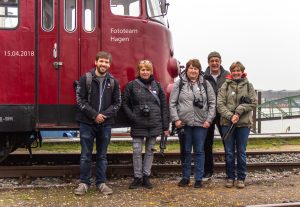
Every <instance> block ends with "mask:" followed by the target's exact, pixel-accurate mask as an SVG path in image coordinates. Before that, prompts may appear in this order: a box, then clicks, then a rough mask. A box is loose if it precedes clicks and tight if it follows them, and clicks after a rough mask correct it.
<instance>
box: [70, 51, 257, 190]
mask: <svg viewBox="0 0 300 207" xmlns="http://www.w3.org/2000/svg"><path fill="white" fill-rule="evenodd" d="M221 61H222V60H221V55H220V54H219V53H218V52H211V53H210V54H209V55H208V65H209V66H208V67H207V69H206V71H205V72H203V71H202V67H201V64H200V61H199V60H198V59H191V60H189V61H188V62H187V63H186V67H185V70H184V71H183V72H182V73H181V74H180V78H179V80H177V81H176V82H175V83H174V87H173V89H172V92H171V95H170V100H169V106H168V104H167V99H166V95H165V93H164V90H163V88H162V87H161V85H160V83H159V82H158V81H156V80H155V78H154V76H153V65H152V63H151V61H149V60H141V61H140V62H139V63H138V66H137V69H136V79H135V80H132V81H130V82H129V83H128V84H127V85H126V87H125V89H124V92H123V93H122V96H121V91H120V84H119V82H118V80H117V79H115V78H114V77H113V76H112V75H111V74H110V73H109V72H108V70H109V68H110V65H111V62H112V56H111V54H110V53H108V52H105V51H101V52H99V53H97V55H96V59H95V68H93V69H92V70H91V71H89V72H87V73H86V74H85V75H83V76H82V77H81V78H80V80H79V84H78V86H77V88H76V100H77V106H78V113H77V117H76V120H77V121H78V122H79V124H80V144H81V156H80V183H79V186H78V187H77V188H76V189H75V191H74V193H75V194H76V195H83V194H85V193H86V192H87V191H88V189H89V187H90V186H91V167H92V151H93V145H94V138H96V150H97V153H96V180H95V183H96V188H97V189H98V190H99V191H100V192H102V193H103V194H105V195H109V194H112V193H113V190H112V189H111V188H110V187H108V186H107V185H106V168H107V158H106V156H107V148H108V144H109V142H110V138H111V127H112V125H113V123H114V117H115V116H116V114H117V112H118V110H119V109H120V108H121V107H122V109H123V111H124V113H125V115H126V116H127V118H128V120H129V121H130V126H131V130H130V133H131V137H132V148H133V168H134V179H133V181H132V183H131V184H130V185H129V188H130V189H135V188H138V187H141V186H143V187H145V188H148V189H151V188H153V185H152V183H151V182H150V179H149V176H150V175H151V167H152V162H153V156H154V151H155V142H156V138H157V137H158V136H159V135H162V134H163V135H164V136H169V135H170V132H169V125H170V122H171V121H172V122H173V123H174V125H175V128H176V131H177V132H178V136H179V140H180V151H181V164H182V179H181V180H180V182H179V183H178V186H180V187H185V186H188V185H189V183H190V176H191V163H192V149H193V154H194V159H193V160H194V170H195V172H194V178H195V182H194V187H195V188H200V187H202V182H203V181H204V180H208V179H210V178H211V177H212V175H213V154H212V151H213V150H212V147H213V140H214V132H215V126H217V128H218V130H219V132H220V135H221V136H223V134H225V133H226V132H227V131H228V130H229V129H231V128H232V127H231V126H232V125H234V130H233V132H232V133H231V134H230V135H229V137H228V138H227V139H226V140H223V144H224V149H225V160H226V176H227V179H226V187H233V186H234V183H235V182H236V183H237V187H238V188H243V187H244V186H245V184H244V180H245V178H246V146H247V140H248V136H249V133H250V128H251V126H252V111H253V109H254V107H255V106H256V103H257V101H256V95H255V91H254V88H253V85H252V84H251V83H250V82H249V81H248V79H247V78H246V73H245V72H244V70H245V67H244V66H243V65H242V63H241V62H239V61H237V62H234V63H232V65H231V66H230V72H228V71H226V70H225V69H224V68H223V67H222V66H221ZM144 143H145V155H144V159H142V150H143V144H144ZM235 157H236V158H237V165H235Z"/></svg>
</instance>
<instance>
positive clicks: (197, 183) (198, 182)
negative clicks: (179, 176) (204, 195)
mask: <svg viewBox="0 0 300 207" xmlns="http://www.w3.org/2000/svg"><path fill="white" fill-rule="evenodd" d="M201 187H202V180H196V182H195V184H194V188H201Z"/></svg>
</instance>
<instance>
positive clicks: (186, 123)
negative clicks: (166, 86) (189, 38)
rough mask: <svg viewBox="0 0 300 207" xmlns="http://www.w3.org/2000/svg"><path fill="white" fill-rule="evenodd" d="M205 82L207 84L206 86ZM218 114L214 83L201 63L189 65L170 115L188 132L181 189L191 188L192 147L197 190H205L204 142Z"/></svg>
mask: <svg viewBox="0 0 300 207" xmlns="http://www.w3.org/2000/svg"><path fill="white" fill-rule="evenodd" d="M204 81H205V83H204ZM215 114H216V97H215V93H214V90H213V88H212V86H211V85H210V83H209V82H208V81H206V80H204V79H203V76H202V75H201V64H200V61H199V60H198V59H191V60H189V61H188V62H187V63H186V68H185V73H184V75H183V77H180V80H178V81H176V82H175V84H174V87H173V89H172V92H171V96H170V115H171V120H172V121H173V122H175V127H176V128H177V129H179V128H182V129H183V130H184V138H182V137H180V139H181V144H182V146H181V148H182V152H181V153H182V157H183V159H182V160H181V161H182V163H181V164H182V179H181V181H180V182H179V183H178V186H180V187H185V186H188V184H189V182H190V175H191V160H192V155H191V151H192V147H193V149H194V150H193V151H194V156H195V158H194V162H195V163H194V165H195V184H194V187H195V188H200V187H201V186H202V177H203V173H204V142H205V137H206V134H207V129H208V128H209V126H210V125H211V123H212V120H213V119H214V117H215Z"/></svg>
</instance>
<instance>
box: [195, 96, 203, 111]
mask: <svg viewBox="0 0 300 207" xmlns="http://www.w3.org/2000/svg"><path fill="white" fill-rule="evenodd" d="M193 104H194V106H197V107H199V108H200V109H202V108H203V101H201V100H200V99H199V98H195V99H194V101H193Z"/></svg>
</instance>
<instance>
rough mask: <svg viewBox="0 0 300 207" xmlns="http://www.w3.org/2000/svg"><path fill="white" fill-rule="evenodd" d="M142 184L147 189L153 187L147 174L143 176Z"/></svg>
mask: <svg viewBox="0 0 300 207" xmlns="http://www.w3.org/2000/svg"><path fill="white" fill-rule="evenodd" d="M143 186H144V187H145V188H148V189H151V188H153V185H152V183H150V179H149V176H146V175H145V176H144V177H143Z"/></svg>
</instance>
